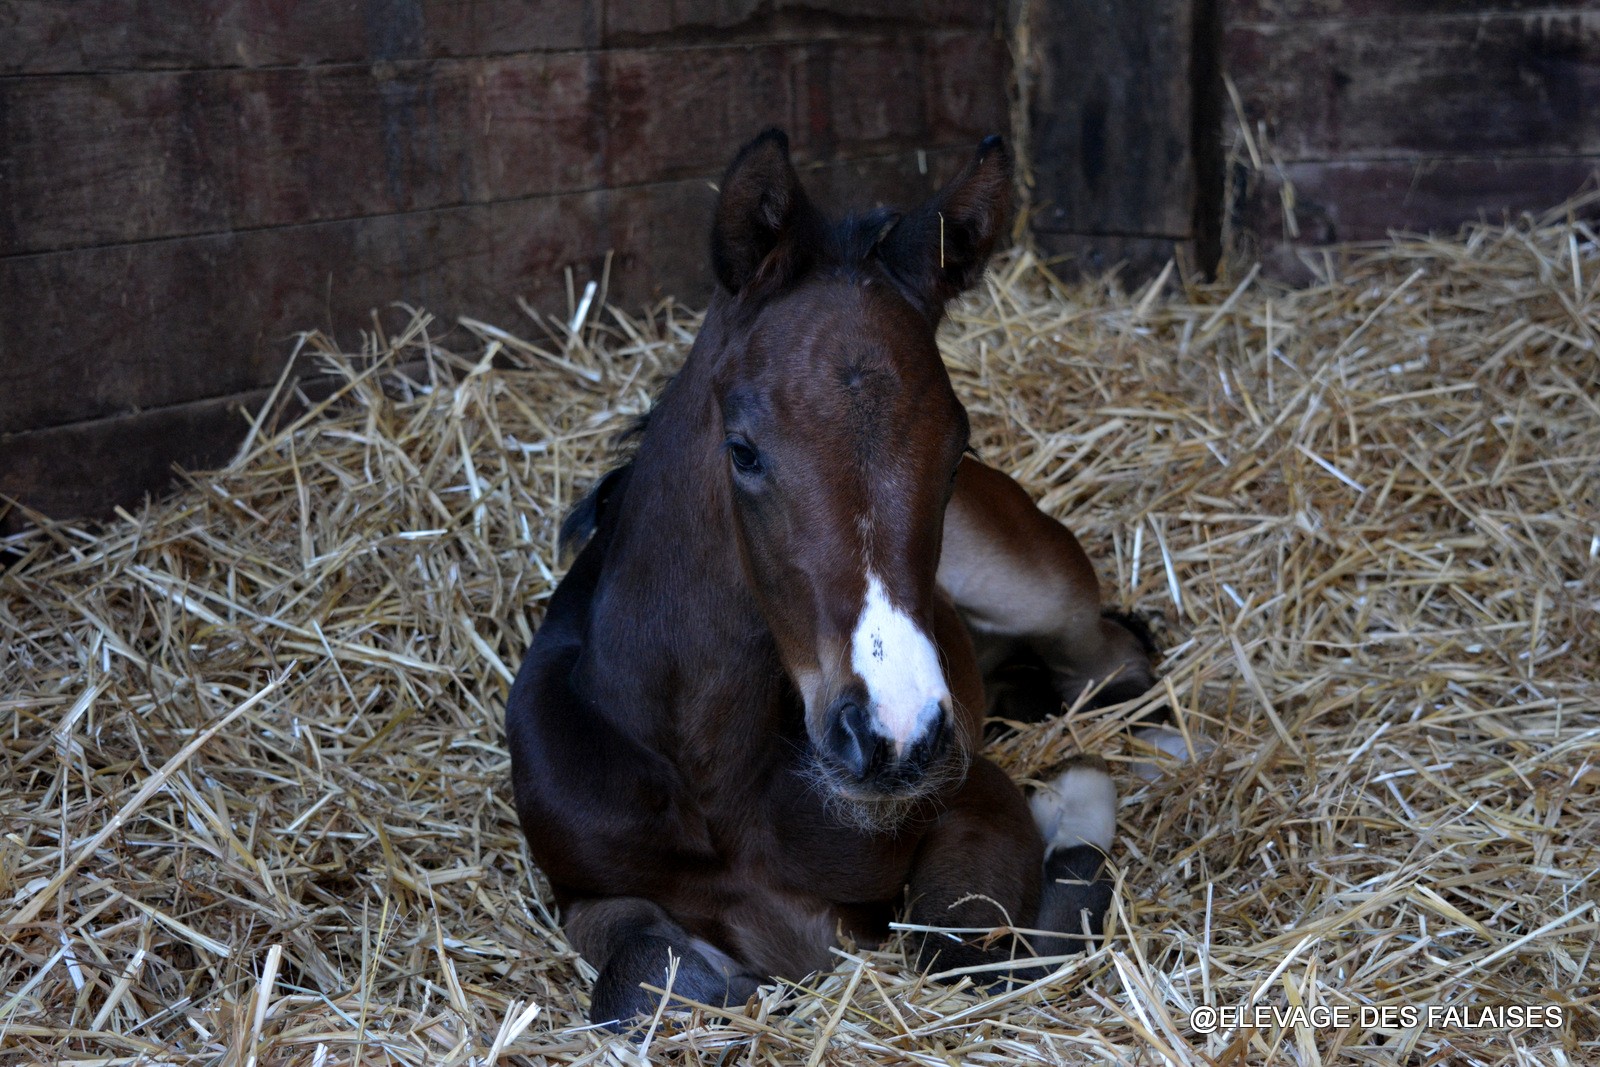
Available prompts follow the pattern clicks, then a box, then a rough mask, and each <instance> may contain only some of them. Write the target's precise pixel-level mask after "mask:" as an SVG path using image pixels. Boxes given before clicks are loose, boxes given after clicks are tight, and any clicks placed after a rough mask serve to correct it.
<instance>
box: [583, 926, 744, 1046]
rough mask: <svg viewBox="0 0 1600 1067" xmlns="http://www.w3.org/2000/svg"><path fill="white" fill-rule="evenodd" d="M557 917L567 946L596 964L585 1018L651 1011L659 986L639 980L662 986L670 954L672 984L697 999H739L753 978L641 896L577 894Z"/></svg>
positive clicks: (613, 1019)
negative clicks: (673, 959)
mask: <svg viewBox="0 0 1600 1067" xmlns="http://www.w3.org/2000/svg"><path fill="white" fill-rule="evenodd" d="M563 925H564V927H565V929H566V933H567V938H568V940H570V941H571V942H572V945H573V947H574V948H576V949H577V950H578V952H579V953H580V954H581V955H582V956H583V958H584V959H586V960H588V961H589V962H590V963H592V964H594V966H595V968H596V969H597V970H598V971H599V972H600V975H599V977H598V978H596V979H595V983H594V995H593V998H592V999H591V1000H590V1003H589V1018H590V1019H592V1020H594V1021H595V1022H598V1023H603V1024H604V1025H606V1026H608V1027H610V1028H612V1029H615V1030H621V1029H625V1028H626V1027H627V1025H628V1024H629V1023H631V1022H632V1021H633V1020H634V1019H637V1018H638V1017H640V1016H648V1015H651V1014H654V1012H655V1010H656V1008H657V1006H658V1005H659V1004H660V1003H661V994H659V993H652V992H650V991H648V990H646V989H642V988H640V986H641V984H642V983H648V984H650V985H653V986H655V987H656V988H657V989H666V988H667V967H668V963H669V958H670V957H676V958H677V960H678V971H677V974H676V975H675V976H674V978H673V982H672V992H673V993H675V994H677V995H678V996H682V997H685V998H687V999H689V1000H697V1001H700V1002H701V1003H702V1004H743V1003H744V1002H745V1001H746V1000H749V999H750V996H751V994H753V993H754V992H755V991H756V986H757V985H759V984H760V982H759V979H757V978H756V977H755V976H753V975H749V974H746V973H743V972H742V971H741V970H740V969H739V966H738V964H737V963H735V962H734V960H733V959H732V958H731V957H729V956H728V955H727V954H726V953H724V952H722V951H720V950H718V949H717V948H716V947H714V946H713V945H711V944H709V943H708V942H705V941H702V940H701V939H700V938H697V937H692V936H690V934H689V933H688V931H686V930H685V929H684V928H683V927H681V926H679V925H678V924H677V923H675V922H673V921H672V919H671V918H669V917H668V916H667V913H666V912H665V911H664V910H662V908H661V907H660V906H659V905H657V904H654V903H651V902H650V901H648V900H645V899H643V898H641V897H607V898H604V899H598V900H580V901H578V902H577V903H576V904H574V905H572V907H570V908H569V909H567V918H566V922H565V923H564V924H563Z"/></svg>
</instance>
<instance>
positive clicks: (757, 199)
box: [711, 130, 816, 293]
mask: <svg viewBox="0 0 1600 1067" xmlns="http://www.w3.org/2000/svg"><path fill="white" fill-rule="evenodd" d="M815 218H816V215H815V212H814V211H813V209H812V207H811V202H810V201H809V200H808V199H806V191H805V190H804V189H803V188H801V186H800V176H799V175H798V174H796V173H795V172H794V165H793V164H792V163H790V162H789V138H788V137H787V136H786V135H785V134H784V132H783V131H782V130H768V131H767V132H766V133H763V134H762V135H761V136H759V137H757V138H756V139H755V140H753V141H751V142H750V143H749V144H747V145H745V146H744V147H743V148H742V149H740V150H739V154H738V155H737V156H735V157H734V160H733V162H732V163H730V164H728V172H727V173H726V174H725V175H723V177H722V191H721V195H720V196H719V197H718V198H717V216H716V221H715V222H713V223H712V226H711V265H712V266H713V267H714V268H715V269H716V272H717V280H718V281H720V282H721V283H722V286H723V288H725V289H727V290H728V292H730V293H738V292H741V291H742V290H744V289H745V288H746V287H747V286H749V285H750V284H751V283H752V282H760V283H761V284H763V285H765V284H772V283H776V284H781V283H782V281H783V280H785V279H787V278H789V277H792V276H793V275H794V273H796V272H797V270H798V268H799V266H800V263H799V257H800V254H801V251H802V249H803V247H804V246H805V241H804V240H803V236H804V235H803V234H802V232H801V231H803V230H804V229H805V228H806V227H808V226H811V225H812V224H813V221H814V219H815Z"/></svg>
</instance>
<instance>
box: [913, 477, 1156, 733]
mask: <svg viewBox="0 0 1600 1067" xmlns="http://www.w3.org/2000/svg"><path fill="white" fill-rule="evenodd" d="M939 586H940V588H941V589H943V590H944V591H945V593H946V594H947V595H948V596H949V597H950V599H951V600H953V601H954V602H955V604H956V607H957V608H959V609H960V611H961V615H962V617H963V618H964V619H965V620H966V622H967V625H968V626H969V627H970V628H971V629H972V633H973V638H974V640H975V642H976V643H977V645H978V651H979V656H980V659H982V660H986V662H984V663H983V666H984V667H985V669H986V673H989V672H990V670H991V669H992V668H994V667H995V666H997V664H998V661H1000V660H1003V659H1007V658H1008V657H1009V655H1010V653H1011V652H1013V651H1015V650H1016V649H1018V648H1021V649H1024V650H1026V653H1027V654H1031V656H1032V657H1036V659H1037V661H1039V662H1041V663H1042V664H1043V666H1044V667H1045V668H1047V669H1048V670H1049V672H1050V673H1051V675H1052V676H1053V678H1054V681H1055V684H1056V689H1057V692H1058V694H1059V696H1060V698H1061V699H1063V700H1066V701H1068V702H1071V701H1075V700H1077V699H1078V697H1079V696H1081V695H1082V694H1083V693H1084V691H1086V690H1088V689H1090V688H1092V687H1094V686H1095V685H1097V684H1101V683H1104V686H1103V688H1102V689H1101V690H1100V692H1099V694H1098V696H1097V697H1096V700H1095V702H1096V703H1097V704H1111V703H1116V702H1119V701H1122V700H1128V699H1131V698H1133V697H1136V696H1138V695H1139V694H1141V693H1143V692H1145V691H1146V690H1147V689H1149V688H1150V686H1151V685H1153V684H1154V683H1155V672H1154V671H1153V670H1152V669H1151V663H1150V657H1151V653H1152V651H1153V649H1152V648H1151V645H1150V643H1149V638H1148V634H1144V633H1139V632H1136V631H1137V630H1139V629H1142V627H1138V626H1137V624H1134V623H1130V622H1125V621H1124V620H1121V619H1119V618H1117V617H1115V616H1110V615H1107V614H1105V613H1104V611H1103V609H1102V607H1101V603H1100V583H1099V580H1098V579H1097V578H1096V577H1095V573H1094V567H1093V566H1091V565H1090V563H1089V558H1088V557H1087V556H1086V555H1084V552H1083V548H1082V546H1080V545H1079V544H1078V539H1077V538H1076V537H1074V536H1072V533H1071V532H1070V531H1069V530H1068V529H1067V528H1066V527H1065V526H1063V525H1061V524H1060V523H1059V522H1057V521H1056V520H1055V519H1052V518H1051V517H1050V516H1048V515H1046V514H1044V512H1042V511H1040V510H1039V509H1038V508H1037V507H1035V506H1034V503H1033V501H1032V499H1030V498H1029V496H1028V494H1027V492H1025V491H1024V490H1023V488H1022V487H1021V486H1019V485H1018V484H1017V483H1016V482H1014V481H1013V480H1012V479H1011V478H1009V477H1007V476H1006V475H1004V474H1002V473H1000V472H999V471H997V470H995V469H994V468H992V467H988V466H985V465H984V464H982V463H979V462H978V461H977V460H975V459H972V458H970V457H969V458H967V459H964V460H962V461H961V466H960V467H959V468H958V469H957V471H956V486H955V492H954V494H952V496H951V499H950V505H949V507H948V508H946V509H945V517H944V551H943V554H942V555H941V557H940V560H939ZM1052 710H1054V709H1052Z"/></svg>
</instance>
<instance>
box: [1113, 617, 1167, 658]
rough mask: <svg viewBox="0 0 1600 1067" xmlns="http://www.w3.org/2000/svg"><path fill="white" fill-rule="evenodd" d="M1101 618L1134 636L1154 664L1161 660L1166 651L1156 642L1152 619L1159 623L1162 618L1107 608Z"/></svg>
mask: <svg viewBox="0 0 1600 1067" xmlns="http://www.w3.org/2000/svg"><path fill="white" fill-rule="evenodd" d="M1100 617H1101V618H1102V619H1110V620H1111V621H1112V622H1114V623H1116V624H1117V625H1118V626H1120V627H1122V628H1123V629H1124V630H1126V631H1128V632H1129V633H1130V634H1132V635H1133V636H1134V639H1135V640H1136V641H1138V642H1139V645H1140V647H1142V648H1143V649H1144V651H1145V654H1146V655H1148V656H1149V657H1150V660H1151V662H1152V663H1153V662H1154V661H1156V660H1158V659H1160V658H1161V653H1162V652H1163V651H1164V650H1163V648H1162V644H1161V642H1160V641H1158V640H1156V635H1155V630H1154V629H1152V628H1151V626H1150V620H1151V619H1152V618H1154V619H1156V620H1157V622H1158V623H1159V622H1160V620H1161V616H1159V615H1149V614H1146V613H1144V612H1142V611H1117V610H1116V609H1115V608H1106V609H1105V610H1104V611H1102V612H1100Z"/></svg>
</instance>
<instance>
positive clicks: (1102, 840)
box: [909, 597, 1117, 983]
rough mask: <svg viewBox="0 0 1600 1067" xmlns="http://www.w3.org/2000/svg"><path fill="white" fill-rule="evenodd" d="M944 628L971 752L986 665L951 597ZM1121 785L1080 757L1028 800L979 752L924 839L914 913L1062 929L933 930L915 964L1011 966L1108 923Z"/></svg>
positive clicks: (988, 978)
mask: <svg viewBox="0 0 1600 1067" xmlns="http://www.w3.org/2000/svg"><path fill="white" fill-rule="evenodd" d="M934 631H935V634H936V635H937V637H938V642H939V649H940V652H941V653H942V656H943V658H944V661H945V667H946V671H947V672H948V676H949V680H950V691H951V693H952V694H954V695H955V696H956V698H957V706H958V708H960V709H961V715H960V719H959V721H960V729H961V731H962V733H963V734H964V738H965V743H966V744H967V746H968V747H969V750H975V749H976V748H977V746H978V744H979V737H980V734H981V729H982V727H981V723H980V722H979V712H978V710H977V709H978V705H977V701H978V700H980V699H981V697H982V681H981V679H980V678H979V675H978V663H977V662H976V660H975V659H974V657H973V654H972V648H971V645H970V643H969V642H968V639H967V633H966V628H965V627H964V626H963V625H962V623H961V620H960V619H959V618H957V617H956V614H955V611H954V610H953V608H952V607H951V605H950V604H949V603H948V602H947V601H945V600H944V598H942V597H941V598H939V599H938V600H937V601H936V603H935V611H934ZM1116 806H1117V798H1116V790H1115V789H1114V788H1113V786H1112V784H1111V778H1110V776H1109V775H1107V774H1106V772H1105V765H1104V764H1103V763H1101V762H1100V761H1099V760H1093V759H1089V758H1086V757H1079V758H1078V759H1077V760H1074V761H1073V762H1072V763H1071V764H1070V765H1069V766H1068V768H1067V770H1066V771H1065V772H1064V773H1063V774H1062V775H1060V776H1059V777H1058V778H1057V779H1056V780H1055V783H1054V784H1053V786H1051V787H1050V788H1048V789H1043V790H1041V791H1040V792H1039V794H1038V795H1037V796H1036V798H1035V801H1034V803H1033V806H1032V808H1031V809H1030V807H1029V803H1028V801H1027V800H1025V799H1023V796H1022V790H1020V789H1018V788H1017V784H1016V783H1015V782H1013V781H1012V780H1011V779H1010V778H1009V777H1007V775H1006V773H1005V772H1004V771H1002V770H1001V769H1000V768H999V767H997V766H995V765H994V764H993V763H991V762H989V761H988V760H987V759H984V758H983V757H982V756H974V757H973V759H972V764H971V769H970V770H969V771H968V772H967V777H966V780H965V781H964V782H963V783H962V785H961V787H960V788H959V789H958V790H957V791H956V793H955V795H954V796H952V797H951V798H950V799H949V800H948V802H947V804H946V806H945V809H944V811H943V812H942V813H941V814H940V816H939V818H938V820H937V821H936V822H935V823H934V825H933V826H932V827H931V828H930V829H929V831H928V832H927V834H926V835H925V836H924V837H923V839H922V844H921V846H920V847H919V849H918V851H917V855H916V858H915V859H914V860H913V862H912V869H911V906H910V909H909V911H910V918H911V921H912V922H914V923H919V924H925V925H928V926H944V927H970V928H977V929H984V930H987V929H992V928H994V927H997V926H1013V927H1020V928H1023V929H1042V930H1051V931H1055V932H1057V933H1058V934H1060V935H1062V936H1060V937H1050V938H1046V939H1034V942H1033V944H1032V945H1031V946H1025V945H1021V944H1019V943H1017V940H1016V938H1014V937H1009V936H1008V937H1005V938H1002V939H1001V940H999V941H997V942H990V941H988V939H987V938H986V937H985V936H984V935H983V934H969V935H962V936H960V937H958V938H956V939H952V938H951V937H950V936H948V935H945V934H924V935H921V937H920V940H919V941H918V943H917V962H918V964H919V966H921V967H922V969H924V970H938V971H944V970H950V969H952V968H957V967H971V966H975V965H980V964H986V963H1001V962H1005V961H1006V960H1009V959H1011V958H1013V957H1016V956H1024V957H1026V956H1041V955H1063V954H1066V953H1069V952H1073V951H1076V950H1077V949H1079V948H1083V947H1085V946H1086V944H1087V941H1086V939H1085V937H1084V936H1076V937H1074V936H1073V935H1083V934H1084V932H1085V931H1087V932H1088V933H1091V934H1098V933H1099V932H1100V924H1101V921H1102V920H1103V918H1104V916H1105V912H1106V909H1107V908H1108V907H1109V906H1110V903H1111V883H1110V881H1109V879H1108V878H1107V877H1106V875H1105V872H1104V870H1103V867H1104V859H1105V853H1106V851H1107V850H1108V849H1109V848H1110V847H1111V839H1112V836H1113V834H1114V831H1115V828H1116ZM1039 973H1040V972H1039V970H1038V968H1037V967H1034V968H1022V969H1012V970H1009V971H1008V970H996V971H994V972H985V973H979V974H978V975H977V976H976V980H977V981H979V982H981V983H989V982H997V981H1002V980H1004V979H1005V978H1006V977H1007V976H1008V974H1010V975H1013V976H1016V977H1023V978H1027V977H1036V976H1037V975H1038V974H1039Z"/></svg>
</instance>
